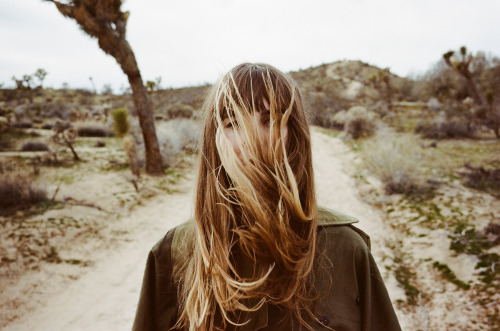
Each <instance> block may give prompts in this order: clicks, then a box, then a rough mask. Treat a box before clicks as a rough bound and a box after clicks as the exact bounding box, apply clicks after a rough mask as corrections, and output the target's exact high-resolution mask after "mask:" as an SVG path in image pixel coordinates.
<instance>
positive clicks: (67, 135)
mask: <svg viewBox="0 0 500 331" xmlns="http://www.w3.org/2000/svg"><path fill="white" fill-rule="evenodd" d="M53 130H54V135H53V136H52V140H53V141H54V142H55V143H57V144H60V145H63V146H66V147H68V148H69V149H70V150H71V153H73V159H74V160H75V161H81V159H80V157H79V156H78V154H76V151H75V148H74V146H73V145H74V143H75V140H76V136H77V134H76V130H75V128H74V127H73V125H72V124H71V123H68V122H62V121H57V122H56V124H55V125H54V128H53Z"/></svg>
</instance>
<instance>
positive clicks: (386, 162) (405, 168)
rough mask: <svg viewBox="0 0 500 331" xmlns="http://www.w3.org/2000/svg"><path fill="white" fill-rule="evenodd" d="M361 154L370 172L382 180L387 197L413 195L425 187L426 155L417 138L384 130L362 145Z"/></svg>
mask: <svg viewBox="0 0 500 331" xmlns="http://www.w3.org/2000/svg"><path fill="white" fill-rule="evenodd" d="M362 153H363V157H364V159H365V161H366V165H367V167H368V169H369V170H370V171H371V172H372V173H373V174H375V175H376V176H378V177H379V178H380V179H381V180H382V183H383V184H384V189H385V192H386V193H387V194H393V193H405V194H412V193H416V192H418V191H420V190H422V189H423V188H424V187H425V181H424V180H423V173H422V171H421V168H422V162H423V159H424V152H423V150H422V147H421V146H420V145H419V143H418V141H417V139H416V138H415V137H413V136H410V135H404V136H403V135H396V134H395V133H393V132H391V131H390V130H389V129H383V130H380V131H379V132H378V134H377V135H376V136H375V137H374V138H373V139H371V140H367V141H365V142H363V145H362Z"/></svg>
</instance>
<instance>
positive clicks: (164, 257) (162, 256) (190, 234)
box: [151, 219, 195, 273]
mask: <svg viewBox="0 0 500 331" xmlns="http://www.w3.org/2000/svg"><path fill="white" fill-rule="evenodd" d="M194 231H195V223H194V220H193V219H189V220H188V221H186V222H184V223H182V224H179V225H177V226H176V227H174V228H172V229H170V230H169V231H168V232H167V234H166V235H165V236H164V237H163V238H162V239H160V240H159V241H158V242H157V243H156V244H155V245H154V246H153V248H152V249H151V252H152V253H153V254H154V256H155V259H156V261H157V262H159V263H161V264H171V265H172V266H173V269H174V270H173V272H174V273H175V271H176V270H175V269H176V266H177V265H179V263H178V262H179V261H180V260H182V259H184V258H187V257H189V255H190V252H192V245H194V240H193V239H194Z"/></svg>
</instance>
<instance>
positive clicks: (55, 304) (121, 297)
mask: <svg viewBox="0 0 500 331" xmlns="http://www.w3.org/2000/svg"><path fill="white" fill-rule="evenodd" d="M313 157H314V166H315V176H316V185H317V193H318V201H319V204H321V205H324V206H327V207H329V208H333V209H336V210H339V211H341V212H344V213H348V214H351V215H353V216H356V217H358V218H359V219H360V220H361V222H360V223H358V227H359V228H361V229H362V230H364V231H365V232H367V233H368V234H369V235H370V236H371V238H372V248H373V249H372V252H373V255H374V257H375V259H376V261H377V263H378V264H379V268H380V270H381V272H382V274H383V276H384V277H385V279H386V285H387V287H388V290H389V293H390V295H391V298H392V299H393V301H395V300H397V299H404V293H403V291H402V289H401V288H400V287H399V286H398V285H397V283H396V281H395V280H394V278H393V276H392V275H391V274H390V273H389V272H388V271H387V270H386V268H384V266H385V265H387V264H390V263H391V261H392V259H393V256H392V254H393V253H392V251H391V250H390V249H389V248H387V246H386V244H385V242H386V240H387V238H392V237H394V236H396V234H394V233H393V230H391V227H390V226H389V225H388V224H385V223H384V218H383V217H382V215H381V213H380V211H378V210H377V209H375V208H373V207H371V206H370V205H368V204H367V203H365V202H364V201H363V200H362V199H361V198H360V196H359V193H358V190H357V188H356V185H355V180H354V179H353V178H352V171H353V170H352V169H354V167H353V166H352V165H353V164H354V163H355V162H356V160H355V156H354V155H353V153H352V152H351V151H350V150H349V148H348V147H346V146H345V145H344V144H343V143H342V142H341V141H340V140H339V139H335V138H332V137H329V136H326V135H323V134H321V133H318V132H313ZM349 172H351V173H349ZM187 177H188V179H186V180H183V181H182V182H181V183H180V184H179V185H178V187H177V193H175V194H171V195H167V194H161V195H158V196H156V197H154V198H151V199H149V200H147V201H145V202H144V203H143V205H139V206H136V207H135V208H134V209H133V210H132V211H130V212H129V213H128V214H125V215H121V216H120V217H119V219H118V220H117V224H116V225H115V226H114V228H113V229H114V230H113V231H111V232H110V231H108V232H106V231H104V234H103V235H102V236H104V238H101V239H95V240H101V241H103V239H104V241H105V242H107V243H108V244H106V245H102V244H99V245H95V246H92V245H91V244H89V245H88V247H87V249H88V251H87V252H86V254H89V255H91V257H92V261H94V263H92V264H91V265H90V266H86V267H78V268H76V269H75V267H73V266H71V267H70V266H66V265H65V264H52V265H49V266H48V267H45V268H42V269H41V270H40V271H38V272H29V273H28V274H27V275H25V276H23V277H21V278H20V280H19V281H18V282H17V283H16V284H12V286H11V287H9V288H10V290H9V291H10V294H11V295H14V293H13V292H16V295H18V296H19V293H23V295H25V296H28V297H29V301H28V302H26V301H22V302H21V303H19V304H18V305H16V304H12V305H11V306H10V307H3V308H2V309H15V310H16V311H17V312H18V315H19V317H18V318H17V319H16V320H14V321H13V322H12V323H10V324H8V325H7V326H6V327H5V329H4V330H11V331H13V330H92V331H94V330H128V329H130V327H131V325H132V321H133V318H134V314H135V308H136V304H137V300H138V296H139V291H140V286H141V281H142V274H143V270H144V265H145V261H146V256H147V253H148V251H149V249H150V248H151V247H152V245H153V244H154V243H155V242H156V241H158V240H159V239H160V238H161V237H162V236H163V235H164V234H165V232H166V231H167V230H168V229H169V228H171V227H173V226H175V225H177V224H179V223H181V222H183V221H184V220H186V219H187V218H189V217H190V215H191V213H192V198H193V197H192V195H193V193H192V192H193V175H192V173H191V174H188V175H187ZM100 180H101V181H102V182H104V183H107V182H106V180H105V179H104V178H100ZM73 185H75V186H76V185H77V184H73ZM74 189H77V188H76V187H75V188H74ZM89 189H90V188H89V187H85V190H89ZM89 198H90V197H89ZM99 199H100V202H101V205H103V206H105V205H106V202H105V200H104V197H99ZM116 233H121V235H119V236H118V238H120V240H116V239H115V240H111V238H113V234H115V235H116ZM115 237H116V236H115ZM67 268H69V269H67ZM68 270H70V271H68ZM61 275H64V277H63V276H61ZM2 295H3V296H5V295H9V292H7V293H3V294H2ZM397 313H398V317H399V318H400V322H401V324H402V327H403V329H408V327H407V326H408V325H409V321H408V320H407V319H408V317H405V315H404V314H403V313H402V312H400V311H398V312H397Z"/></svg>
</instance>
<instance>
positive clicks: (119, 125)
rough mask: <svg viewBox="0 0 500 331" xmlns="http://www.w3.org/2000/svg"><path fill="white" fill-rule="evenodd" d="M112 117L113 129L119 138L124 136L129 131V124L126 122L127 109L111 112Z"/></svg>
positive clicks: (117, 109)
mask: <svg viewBox="0 0 500 331" xmlns="http://www.w3.org/2000/svg"><path fill="white" fill-rule="evenodd" d="M111 117H113V128H114V130H115V133H116V135H117V136H119V137H123V136H125V135H126V134H127V133H128V131H129V129H130V122H129V121H128V110H127V108H116V109H113V110H112V111H111Z"/></svg>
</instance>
